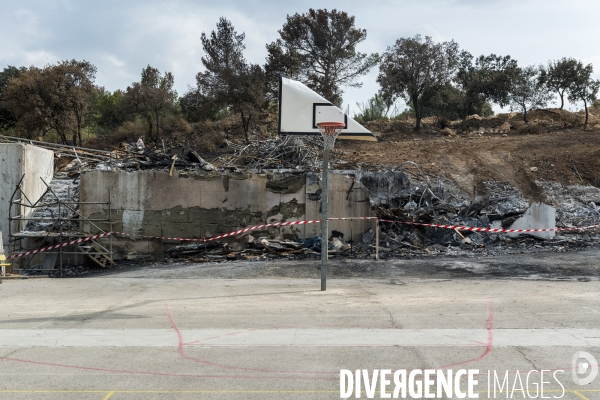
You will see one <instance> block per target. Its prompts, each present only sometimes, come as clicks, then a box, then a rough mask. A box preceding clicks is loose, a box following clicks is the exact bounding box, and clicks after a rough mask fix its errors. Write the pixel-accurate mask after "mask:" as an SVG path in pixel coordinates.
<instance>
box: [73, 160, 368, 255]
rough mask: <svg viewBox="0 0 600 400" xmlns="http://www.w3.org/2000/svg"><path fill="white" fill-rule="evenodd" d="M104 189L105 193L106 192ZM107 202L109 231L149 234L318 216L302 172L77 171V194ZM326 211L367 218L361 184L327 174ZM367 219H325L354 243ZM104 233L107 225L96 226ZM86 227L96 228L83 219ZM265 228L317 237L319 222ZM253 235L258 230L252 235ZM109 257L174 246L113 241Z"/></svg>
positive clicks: (102, 212) (204, 231) (90, 212)
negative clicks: (112, 254) (78, 187)
mask: <svg viewBox="0 0 600 400" xmlns="http://www.w3.org/2000/svg"><path fill="white" fill-rule="evenodd" d="M109 194H110V195H109ZM109 197H110V200H111V207H110V208H111V210H110V212H111V216H112V219H113V221H114V222H113V226H112V230H113V231H117V232H126V233H134V234H140V235H150V236H165V237H186V238H191V237H195V238H202V237H208V236H214V235H217V234H221V233H227V232H231V231H234V230H236V229H240V228H244V227H247V226H252V225H260V224H264V223H265V222H282V221H296V220H304V219H320V206H321V201H320V199H321V197H320V179H319V177H318V176H317V175H313V174H305V173H294V172H284V173H277V172H274V173H263V174H241V173H240V174H236V173H228V174H224V173H218V172H210V173H209V172H205V173H177V172H175V173H174V174H173V176H169V173H168V172H166V171H136V172H126V171H90V172H85V173H83V174H82V175H81V186H80V199H81V201H82V202H86V201H108V199H109ZM329 202H330V216H331V217H354V216H356V217H359V216H360V217H362V216H371V215H372V214H371V207H370V202H369V195H368V191H367V190H366V188H365V187H364V186H363V185H362V184H361V183H360V182H358V181H356V180H355V179H354V178H353V177H352V176H349V175H348V174H345V173H332V174H331V175H330V199H329ZM80 210H81V213H82V215H84V216H85V217H89V218H93V219H101V218H106V217H107V215H108V213H109V209H108V206H107V205H90V204H87V205H86V204H82V205H81V208H80ZM373 226H374V223H373V222H371V221H353V222H352V223H351V222H348V221H344V222H333V221H332V222H331V223H330V225H329V229H330V231H331V230H334V229H335V230H338V231H341V232H343V233H344V234H345V236H344V238H345V239H347V240H349V239H350V238H351V237H352V238H353V239H354V240H361V238H362V234H363V233H364V232H365V230H367V229H369V228H372V227H373ZM99 228H101V229H103V230H105V231H108V230H111V227H110V226H107V225H106V224H104V225H100V224H99ZM83 229H84V231H86V232H96V231H97V230H98V229H97V227H94V226H92V225H91V224H86V225H85V226H83ZM267 233H270V234H278V233H294V234H295V235H297V236H299V237H313V236H317V235H320V225H318V224H313V225H299V226H291V227H285V228H271V229H270V230H268V232H263V233H262V234H263V235H266V234H267ZM260 234H261V233H259V235H260ZM113 240H114V250H115V253H116V258H120V257H122V256H124V255H125V254H127V253H129V252H139V253H148V254H153V255H155V256H160V255H161V254H162V252H163V251H164V250H165V249H166V248H167V247H168V246H169V245H172V244H174V243H179V242H171V243H169V242H168V241H160V240H131V239H126V240H123V239H113Z"/></svg>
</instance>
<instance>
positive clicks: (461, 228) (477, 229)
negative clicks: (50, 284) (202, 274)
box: [8, 217, 600, 260]
mask: <svg viewBox="0 0 600 400" xmlns="http://www.w3.org/2000/svg"><path fill="white" fill-rule="evenodd" d="M353 219H363V220H376V219H378V218H377V217H353V218H328V220H332V221H347V220H353ZM320 222H321V220H320V219H314V220H304V221H289V222H273V223H270V224H263V225H256V226H251V227H249V228H244V229H239V230H237V231H233V232H229V233H225V234H223V235H217V236H213V237H211V238H202V239H196V238H178V237H164V236H148V235H136V234H133V233H125V232H107V233H101V234H98V235H94V236H88V237H85V238H80V239H77V240H71V241H70V242H65V243H60V244H56V245H54V246H49V247H45V248H42V249H37V250H31V251H26V252H22V253H15V254H13V255H11V256H9V257H8V260H10V259H14V258H19V257H23V256H28V255H32V254H37V253H42V252H44V251H48V250H54V249H58V248H60V247H64V246H70V245H73V244H78V243H83V242H87V241H89V240H93V239H99V238H103V237H107V236H110V235H111V234H113V235H121V236H135V237H140V238H146V239H164V240H176V241H188V242H210V241H213V240H218V239H223V238H227V237H231V236H235V235H239V234H241V233H246V232H250V231H255V230H259V229H264V228H270V227H275V226H291V225H308V224H316V223H320ZM379 222H391V223H397V224H402V225H413V226H423V227H428V228H439V229H452V230H454V229H456V230H459V231H471V232H490V233H536V232H560V231H579V230H585V229H593V228H599V227H600V224H596V225H588V226H578V227H570V228H541V229H502V228H480V227H473V226H461V225H443V224H426V223H421V222H408V221H400V220H389V219H379Z"/></svg>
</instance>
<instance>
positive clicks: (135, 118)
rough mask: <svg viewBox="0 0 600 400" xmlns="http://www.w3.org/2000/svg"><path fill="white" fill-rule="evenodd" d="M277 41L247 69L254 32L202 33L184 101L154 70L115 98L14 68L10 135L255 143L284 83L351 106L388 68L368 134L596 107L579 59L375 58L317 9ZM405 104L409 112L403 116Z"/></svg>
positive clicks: (0, 74) (361, 33)
mask: <svg viewBox="0 0 600 400" xmlns="http://www.w3.org/2000/svg"><path fill="white" fill-rule="evenodd" d="M278 35H279V37H278V38H277V39H276V40H275V41H273V42H271V43H268V44H266V49H267V58H266V60H265V64H264V65H259V64H252V63H249V62H248V61H247V60H246V58H245V56H244V51H245V48H246V47H245V45H244V40H245V33H244V32H241V33H239V32H237V31H236V30H235V27H234V26H233V24H232V23H231V21H229V20H227V19H226V18H224V17H223V18H221V19H220V20H219V21H218V22H217V25H216V29H215V30H213V31H211V32H210V33H206V32H204V33H202V35H201V45H202V48H203V50H204V53H205V55H204V56H203V57H202V63H203V65H204V70H203V71H199V72H198V74H197V75H196V82H195V85H194V86H188V91H186V93H184V94H183V95H181V96H179V95H178V93H177V92H176V91H175V90H174V82H175V76H174V75H173V74H172V73H171V72H167V71H164V72H161V71H159V70H158V69H156V68H154V67H152V66H150V65H148V66H147V67H146V68H144V69H143V70H142V71H141V75H140V80H139V81H137V82H132V83H131V84H130V85H129V86H128V87H127V88H125V89H123V90H120V89H119V90H116V91H114V92H111V91H108V90H106V89H105V88H103V87H99V86H97V85H96V83H95V76H96V67H95V66H94V65H92V64H91V63H90V62H88V61H85V60H82V61H78V60H66V61H61V62H58V63H56V64H49V65H46V66H44V67H35V66H32V67H29V68H25V67H15V66H7V67H6V68H4V69H3V70H2V71H0V133H2V134H5V135H17V136H22V137H26V138H43V140H48V141H59V142H62V143H65V144H71V145H81V144H82V143H83V142H84V141H85V140H86V139H94V138H95V139H96V140H103V138H108V139H110V140H112V141H115V140H131V139H135V138H137V137H140V136H145V138H146V139H147V140H149V141H158V140H159V139H161V138H162V137H163V136H164V135H165V134H166V133H168V132H171V131H174V130H178V131H182V132H188V133H189V132H192V131H193V129H192V128H191V127H190V125H189V124H194V123H199V122H202V123H207V121H213V122H214V121H218V120H221V119H223V118H228V119H236V120H237V121H239V124H237V125H236V126H239V128H233V129H240V133H243V135H244V136H243V137H244V139H245V140H246V141H248V140H249V138H250V131H251V127H253V128H254V130H253V132H254V131H257V129H258V127H257V124H258V122H259V120H261V118H262V119H263V120H264V119H265V118H267V119H269V117H265V115H268V114H269V113H272V112H273V110H274V109H275V107H276V103H277V84H278V83H277V82H278V76H279V75H284V76H288V77H291V78H294V79H297V80H300V81H302V82H303V83H305V84H306V85H307V86H308V87H310V88H311V89H313V90H315V91H316V92H318V93H319V94H321V95H322V96H324V97H325V98H327V99H328V100H330V101H331V102H332V103H334V104H337V105H341V103H342V97H343V94H344V90H345V89H346V88H348V87H360V86H361V84H362V83H361V81H360V79H361V77H363V76H364V75H365V74H367V73H368V72H369V71H370V70H372V69H373V68H375V67H378V69H379V73H378V77H377V82H378V83H379V85H380V90H379V92H378V93H376V94H375V95H374V96H373V97H372V98H370V99H368V100H366V101H365V102H363V103H361V104H358V108H359V110H360V111H359V112H358V113H357V114H356V115H355V118H356V119H357V120H358V121H360V122H363V123H366V122H369V121H378V120H387V119H392V120H393V119H396V120H403V121H408V120H410V121H413V129H414V130H416V131H418V130H420V129H421V122H422V121H423V119H424V118H429V117H432V116H436V117H438V118H439V119H440V120H441V121H442V123H441V125H447V124H445V123H444V122H443V121H456V120H462V121H463V124H467V123H468V121H467V117H469V116H470V115H474V114H477V115H478V116H481V117H485V116H489V115H492V114H493V112H492V105H493V104H497V105H499V106H501V107H504V106H510V107H511V109H512V110H514V111H518V112H519V113H521V114H522V116H523V120H524V122H527V121H528V115H529V114H530V112H531V111H532V110H536V109H541V108H544V107H547V106H548V104H550V103H551V102H552V100H553V98H554V97H557V98H558V99H559V100H560V109H561V110H562V109H563V108H564V105H565V102H566V101H569V102H572V103H577V104H580V103H583V105H584V109H585V120H584V121H583V125H584V127H587V124H588V121H589V106H590V105H592V104H594V102H595V101H596V100H597V97H598V92H599V90H600V81H598V80H594V79H593V78H592V76H593V66H592V64H588V65H584V64H583V63H582V62H581V61H578V60H575V59H573V58H562V59H560V60H554V61H549V62H548V63H547V65H545V66H543V65H539V66H519V65H518V62H517V60H514V59H513V58H511V57H510V56H509V55H505V56H502V55H495V54H490V55H487V56H486V55H481V56H479V57H474V56H473V55H472V54H470V53H469V52H467V51H465V50H461V49H460V47H459V45H458V43H456V42H454V41H449V42H442V43H436V42H435V41H434V40H433V39H432V38H430V37H427V36H425V37H422V36H420V35H415V36H413V37H408V38H399V39H398V40H396V41H395V43H393V44H392V45H391V46H389V47H388V48H387V49H386V51H385V52H384V53H383V54H382V55H379V54H376V53H373V54H365V53H360V52H358V51H357V45H359V44H360V43H363V42H364V41H365V40H366V39H367V32H366V30H365V29H361V28H359V27H357V26H356V25H355V18H354V16H351V15H348V14H347V13H346V12H343V11H338V10H335V9H334V10H330V11H328V10H325V9H318V10H314V9H309V10H308V12H306V13H302V14H299V13H296V14H294V15H290V16H288V17H287V19H286V21H285V22H284V24H283V25H282V27H281V29H280V30H279V31H278ZM398 100H403V101H404V103H405V104H406V108H404V109H403V110H400V109H399V108H398V104H399V103H398Z"/></svg>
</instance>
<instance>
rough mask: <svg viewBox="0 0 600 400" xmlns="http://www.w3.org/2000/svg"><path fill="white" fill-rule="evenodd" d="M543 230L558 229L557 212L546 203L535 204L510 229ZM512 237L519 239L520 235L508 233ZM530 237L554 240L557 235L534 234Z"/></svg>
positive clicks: (547, 233)
mask: <svg viewBox="0 0 600 400" xmlns="http://www.w3.org/2000/svg"><path fill="white" fill-rule="evenodd" d="M543 228H556V210H555V208H554V207H551V206H549V205H547V204H544V203H533V204H531V206H529V208H528V209H527V211H525V214H523V215H522V216H521V217H520V218H519V219H517V220H516V221H515V222H514V223H513V224H512V225H511V227H510V229H543ZM507 235H508V236H510V237H517V236H519V233H508V234H507ZM530 235H533V236H536V237H539V238H541V239H552V238H553V237H554V236H555V235H556V232H555V231H551V232H532V233H530Z"/></svg>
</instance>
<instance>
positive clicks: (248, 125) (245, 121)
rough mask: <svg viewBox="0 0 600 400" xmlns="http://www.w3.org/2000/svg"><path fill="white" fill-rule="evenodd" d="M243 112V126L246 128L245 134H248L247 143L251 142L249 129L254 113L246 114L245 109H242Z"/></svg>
mask: <svg viewBox="0 0 600 400" xmlns="http://www.w3.org/2000/svg"><path fill="white" fill-rule="evenodd" d="M240 112H241V114H242V128H243V129H244V136H246V143H250V138H249V137H248V129H250V119H251V118H252V114H250V115H248V117H247V118H246V116H244V110H241V111H240Z"/></svg>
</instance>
